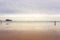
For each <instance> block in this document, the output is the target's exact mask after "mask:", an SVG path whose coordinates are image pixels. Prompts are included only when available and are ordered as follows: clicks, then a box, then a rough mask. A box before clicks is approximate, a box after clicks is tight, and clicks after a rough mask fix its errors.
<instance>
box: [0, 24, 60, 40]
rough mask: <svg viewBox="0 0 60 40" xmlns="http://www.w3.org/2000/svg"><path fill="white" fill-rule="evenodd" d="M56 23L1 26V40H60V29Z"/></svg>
mask: <svg viewBox="0 0 60 40" xmlns="http://www.w3.org/2000/svg"><path fill="white" fill-rule="evenodd" d="M53 24H54V23H11V24H9V25H5V23H3V24H2V25H0V40H60V27H59V23H57V26H54V25H53Z"/></svg>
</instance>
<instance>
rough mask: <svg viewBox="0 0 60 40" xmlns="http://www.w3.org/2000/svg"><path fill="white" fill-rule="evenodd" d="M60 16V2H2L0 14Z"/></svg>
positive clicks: (0, 3) (49, 0)
mask: <svg viewBox="0 0 60 40" xmlns="http://www.w3.org/2000/svg"><path fill="white" fill-rule="evenodd" d="M22 13H24V14H26V13H27V14H32V13H34V14H58V15H59V14H60V0H0V14H22Z"/></svg>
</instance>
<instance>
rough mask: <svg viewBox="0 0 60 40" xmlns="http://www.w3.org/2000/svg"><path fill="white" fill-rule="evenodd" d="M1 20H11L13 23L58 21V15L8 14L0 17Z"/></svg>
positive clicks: (59, 17) (59, 16)
mask: <svg viewBox="0 0 60 40" xmlns="http://www.w3.org/2000/svg"><path fill="white" fill-rule="evenodd" d="M0 19H1V20H5V19H11V20H13V21H60V15H46V14H10V15H6V14H5V15H0Z"/></svg>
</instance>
